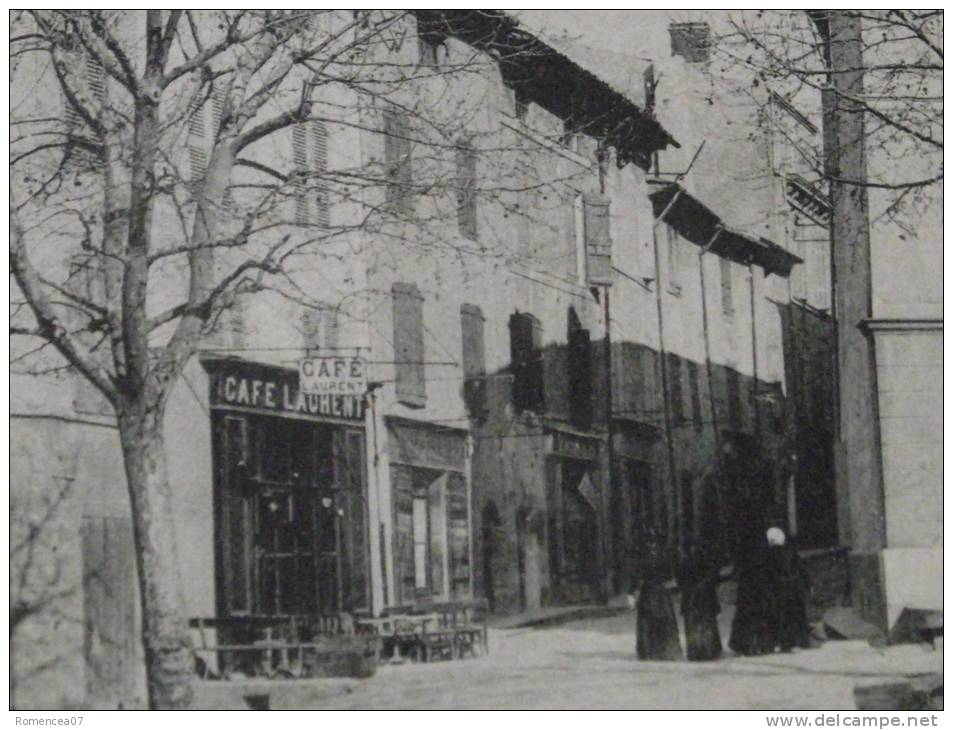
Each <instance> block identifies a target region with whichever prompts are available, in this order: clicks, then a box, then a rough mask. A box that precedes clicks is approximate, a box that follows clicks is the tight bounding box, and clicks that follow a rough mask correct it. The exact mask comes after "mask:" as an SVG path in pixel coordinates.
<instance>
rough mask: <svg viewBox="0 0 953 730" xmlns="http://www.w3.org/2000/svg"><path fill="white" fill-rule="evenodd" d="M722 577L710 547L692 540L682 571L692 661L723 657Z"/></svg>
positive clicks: (680, 579) (680, 578)
mask: <svg viewBox="0 0 953 730" xmlns="http://www.w3.org/2000/svg"><path fill="white" fill-rule="evenodd" d="M719 577H720V576H719V571H718V561H717V558H716V557H715V555H714V554H713V551H712V550H711V548H710V546H706V545H705V544H704V543H701V544H696V543H695V542H694V541H690V542H689V544H688V546H687V547H686V550H685V559H684V560H682V563H681V565H680V566H679V571H678V587H679V590H680V591H681V611H682V617H683V619H684V622H685V656H686V657H687V658H688V659H689V661H701V662H704V661H712V660H714V659H717V658H718V657H720V656H721V651H722V648H721V636H720V635H719V633H718V614H719V613H720V611H721V607H720V606H719V604H718V580H719Z"/></svg>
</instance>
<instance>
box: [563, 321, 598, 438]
mask: <svg viewBox="0 0 953 730" xmlns="http://www.w3.org/2000/svg"><path fill="white" fill-rule="evenodd" d="M568 319H569V332H568V339H569V358H568V367H567V372H566V376H567V379H568V380H569V415H570V420H571V421H572V423H573V425H575V426H578V427H579V428H589V427H590V426H591V425H592V348H591V346H590V342H589V330H587V329H583V328H582V325H581V323H580V321H579V316H578V315H577V314H576V310H575V309H573V308H572V307H570V308H569V317H568Z"/></svg>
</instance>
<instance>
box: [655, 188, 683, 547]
mask: <svg viewBox="0 0 953 730" xmlns="http://www.w3.org/2000/svg"><path fill="white" fill-rule="evenodd" d="M681 194H682V191H681V190H678V191H677V192H676V193H675V195H673V196H672V199H671V200H670V201H669V202H668V205H666V206H665V209H664V210H663V211H662V213H661V214H660V215H659V216H658V217H657V218H656V219H655V220H654V221H652V253H653V255H654V257H655V305H656V308H657V310H658V346H659V359H660V360H661V367H660V372H661V375H662V416H663V419H664V425H665V441H666V444H667V446H668V465H669V473H670V480H671V487H672V499H671V500H670V502H672V503H674V501H675V499H676V497H677V492H678V474H677V473H676V464H675V443H674V441H673V439H672V416H671V413H670V412H669V407H668V366H667V364H666V357H665V355H666V352H665V322H664V316H663V310H664V307H663V306H662V268H661V264H660V262H659V253H658V234H657V233H656V231H657V229H658V225H659V223H662V222H663V221H664V220H665V216H666V215H668V212H669V211H670V210H671V209H672V206H674V205H675V202H676V201H677V200H678V199H679V197H681ZM676 511H677V503H675V504H669V513H668V518H669V522H670V523H671V524H673V525H674V519H675V513H676ZM666 527H667V526H666ZM666 532H667V533H668V542H669V546H670V547H671V541H672V536H673V535H672V533H673V532H674V531H673V530H668V529H666Z"/></svg>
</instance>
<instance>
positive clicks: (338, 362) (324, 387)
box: [298, 357, 367, 396]
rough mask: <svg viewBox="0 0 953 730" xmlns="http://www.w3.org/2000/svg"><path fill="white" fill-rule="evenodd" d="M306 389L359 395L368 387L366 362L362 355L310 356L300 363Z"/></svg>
mask: <svg viewBox="0 0 953 730" xmlns="http://www.w3.org/2000/svg"><path fill="white" fill-rule="evenodd" d="M298 384H299V386H300V388H301V391H302V392H303V393H317V394H319V395H358V396H362V395H364V393H365V392H366V391H367V365H366V363H365V362H364V358H362V357H309V358H305V359H304V360H302V361H301V362H299V363H298Z"/></svg>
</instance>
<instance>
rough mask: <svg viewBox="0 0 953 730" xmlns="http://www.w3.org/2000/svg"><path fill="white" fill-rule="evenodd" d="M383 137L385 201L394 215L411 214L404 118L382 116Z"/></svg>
mask: <svg viewBox="0 0 953 730" xmlns="http://www.w3.org/2000/svg"><path fill="white" fill-rule="evenodd" d="M384 135H385V136H384V160H385V164H386V170H385V174H386V176H387V189H386V201H387V204H388V205H390V206H393V209H394V210H395V211H397V212H400V213H404V214H409V213H411V212H413V190H412V183H413V159H412V148H411V142H410V138H409V135H410V125H409V124H408V122H407V116H406V114H404V113H403V112H399V111H393V110H388V111H387V112H385V115H384Z"/></svg>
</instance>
